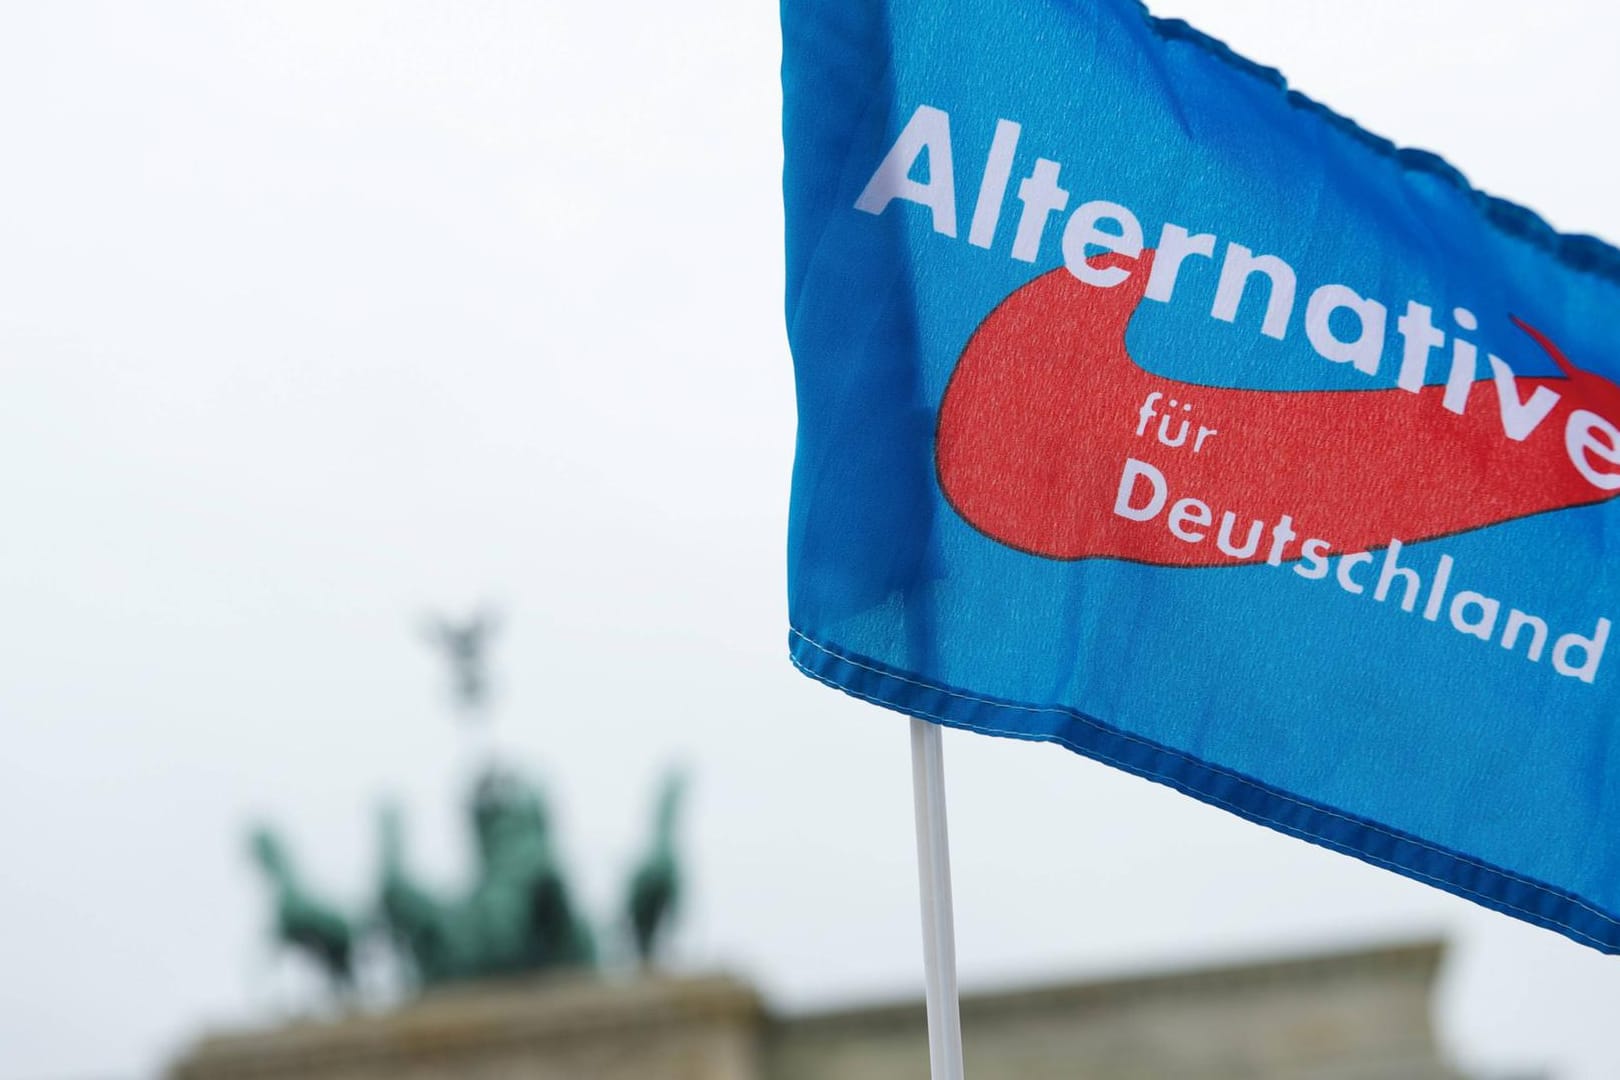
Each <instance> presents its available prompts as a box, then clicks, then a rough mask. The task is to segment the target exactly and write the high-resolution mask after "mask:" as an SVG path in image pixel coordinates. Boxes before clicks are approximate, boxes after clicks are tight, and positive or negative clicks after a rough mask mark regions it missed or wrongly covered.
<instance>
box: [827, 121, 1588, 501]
mask: <svg viewBox="0 0 1620 1080" xmlns="http://www.w3.org/2000/svg"><path fill="white" fill-rule="evenodd" d="M1020 134H1021V128H1020V126H1019V125H1018V124H1017V123H1015V122H1013V121H1011V120H999V121H997V123H996V131H995V136H994V138H993V139H992V141H991V144H990V153H989V156H988V158H987V159H986V162H985V167H984V173H983V177H982V179H981V181H980V184H979V193H978V198H977V200H976V202H975V203H974V209H973V218H972V221H971V223H970V224H969V226H968V238H967V239H968V243H970V244H972V245H974V246H976V247H981V248H989V247H990V246H991V245H992V244H993V243H994V241H995V237H996V231H997V227H998V226H999V225H1000V222H1001V214H1002V208H1003V203H1004V202H1005V200H1006V193H1007V188H1008V185H1009V184H1010V183H1011V180H1012V168H1013V158H1014V154H1015V153H1016V151H1017V147H1018V140H1019V137H1020ZM924 155H926V171H927V177H928V179H927V180H923V181H920V180H915V179H913V178H912V173H913V172H914V171H916V169H917V166H918V164H919V161H920V160H921V159H922V158H923V157H924ZM1061 171H1062V166H1061V165H1059V163H1058V162H1055V161H1050V160H1048V159H1046V158H1037V159H1036V161H1035V164H1034V167H1033V168H1032V169H1031V171H1030V173H1029V175H1028V176H1027V177H1025V178H1024V179H1023V180H1022V181H1021V182H1020V183H1019V185H1018V200H1019V202H1020V203H1022V209H1021V210H1020V212H1019V214H1018V224H1017V228H1016V230H1015V232H1014V234H1013V243H1012V257H1013V258H1014V259H1018V260H1021V261H1023V262H1027V263H1033V262H1035V261H1037V260H1038V259H1039V258H1040V255H1041V251H1042V247H1043V244H1044V243H1045V240H1046V236H1047V233H1048V227H1049V225H1050V223H1051V218H1052V215H1054V214H1058V213H1062V212H1064V211H1065V210H1067V208H1068V205H1069V196H1070V193H1069V192H1068V191H1066V190H1064V189H1063V188H1062V187H1060V186H1059V184H1058V179H1059V175H1060V173H1061ZM896 199H900V200H903V201H906V202H910V203H915V204H917V205H919V206H922V207H926V208H927V209H928V210H930V211H931V212H932V217H933V227H934V231H935V232H936V233H939V234H940V235H942V236H947V237H952V238H955V237H956V236H957V212H956V182H955V165H954V162H953V155H952V149H951V118H950V115H949V114H948V113H946V112H945V111H944V110H942V109H937V108H934V107H933V106H931V105H922V106H919V107H918V109H917V111H916V112H915V113H913V114H912V117H911V119H910V120H909V121H908V122H907V123H906V126H905V129H904V130H902V131H901V132H900V135H899V137H898V138H897V139H896V140H895V142H894V145H893V146H891V147H890V148H889V151H888V153H887V154H885V155H884V157H883V160H882V162H881V163H880V164H879V165H878V167H877V171H876V172H875V173H873V174H872V177H871V179H870V180H869V181H868V182H867V184H866V187H865V188H864V189H863V190H862V191H861V194H860V197H859V198H858V199H856V201H855V208H856V209H857V210H862V211H865V212H866V213H869V214H881V213H883V211H884V210H885V209H886V208H887V207H888V206H889V204H890V203H891V202H893V201H894V200H896ZM1104 222H1109V223H1111V224H1112V226H1113V227H1114V228H1113V230H1109V229H1104V228H1103V227H1102V224H1103V223H1104ZM1216 244H1217V238H1216V237H1215V235H1214V234H1212V233H1198V234H1193V233H1190V232H1189V231H1188V230H1187V229H1185V228H1183V227H1182V226H1180V225H1173V224H1166V225H1165V226H1164V228H1163V230H1162V231H1161V232H1160V234H1159V242H1158V245H1157V247H1156V249H1155V254H1154V257H1153V266H1152V270H1151V272H1150V274H1149V277H1148V283H1147V298H1148V299H1149V300H1156V301H1158V302H1159V303H1169V302H1170V300H1171V299H1172V297H1173V296H1174V295H1175V291H1176V282H1177V279H1178V278H1179V276H1180V273H1181V269H1182V266H1183V265H1184V264H1185V263H1186V262H1187V261H1188V260H1189V259H1209V260H1211V261H1213V260H1214V258H1215V248H1216ZM1061 246H1062V253H1063V263H1064V265H1065V266H1066V267H1067V268H1068V270H1069V272H1070V273H1071V274H1073V275H1074V276H1075V277H1076V278H1078V279H1079V280H1081V281H1083V282H1085V283H1086V284H1088V285H1093V286H1097V287H1099V288H1113V287H1114V286H1117V285H1119V284H1121V283H1122V282H1124V281H1125V280H1127V279H1128V278H1129V277H1130V275H1131V273H1132V271H1130V270H1128V269H1126V268H1124V267H1120V266H1112V267H1109V268H1107V269H1100V268H1098V267H1094V266H1092V265H1091V264H1090V263H1088V262H1087V259H1088V258H1095V257H1096V256H1097V255H1099V254H1102V253H1105V252H1113V253H1115V254H1118V255H1122V256H1124V257H1125V258H1127V259H1135V258H1139V257H1140V256H1141V255H1142V252H1143V250H1144V248H1145V244H1144V239H1143V232H1142V224H1141V222H1140V221H1138V220H1137V218H1136V215H1135V214H1133V213H1132V212H1131V211H1130V210H1129V209H1127V208H1126V207H1124V206H1121V205H1119V204H1118V203H1112V202H1103V201H1095V202H1088V203H1085V204H1083V205H1082V206H1080V207H1079V208H1077V209H1076V210H1074V212H1073V213H1071V214H1070V215H1069V219H1068V222H1067V223H1066V224H1065V225H1064V227H1063V234H1062V238H1061ZM1257 279H1264V280H1265V281H1266V282H1267V283H1268V284H1269V290H1268V293H1267V296H1266V305H1265V317H1264V319H1263V321H1262V322H1261V324H1260V332H1261V333H1262V334H1265V335H1266V336H1268V337H1272V338H1275V339H1277V340H1279V341H1281V340H1283V339H1285V338H1286V337H1287V336H1288V332H1289V328H1290V326H1291V325H1292V323H1293V321H1294V320H1293V315H1294V310H1295V306H1296V305H1295V300H1296V294H1297V292H1298V291H1299V282H1298V277H1297V275H1296V274H1295V272H1294V269H1293V267H1292V266H1290V265H1289V264H1288V263H1287V262H1285V261H1283V260H1282V259H1280V258H1278V257H1277V256H1275V255H1257V254H1255V253H1254V252H1253V251H1252V250H1250V249H1249V248H1247V247H1244V246H1243V245H1242V244H1238V243H1236V242H1228V243H1227V245H1226V251H1225V253H1224V257H1223V258H1222V259H1221V268H1220V279H1219V282H1218V284H1217V285H1216V288H1215V297H1214V303H1213V305H1212V307H1211V309H1210V314H1211V315H1212V316H1213V317H1214V318H1217V319H1221V320H1223V321H1225V322H1236V321H1237V315H1238V310H1239V308H1240V306H1241V305H1242V301H1243V297H1244V295H1245V293H1246V292H1247V291H1248V290H1249V288H1250V286H1251V283H1252V282H1254V281H1255V280H1257ZM1340 312H1348V313H1349V314H1350V315H1353V316H1354V317H1355V321H1356V325H1357V329H1358V333H1357V334H1356V336H1355V337H1353V338H1349V339H1346V338H1344V337H1341V336H1340V335H1339V334H1338V333H1336V332H1335V331H1334V329H1333V321H1334V316H1335V315H1338V314H1339V313H1340ZM1339 321H1340V323H1341V325H1342V324H1343V323H1344V320H1343V318H1342V317H1341V319H1340V320H1339ZM1451 321H1452V322H1453V323H1454V324H1455V326H1456V329H1454V330H1453V331H1452V334H1451V341H1450V344H1451V350H1450V356H1449V368H1448V369H1447V371H1446V383H1445V385H1446V390H1445V396H1444V403H1445V407H1446V408H1447V409H1449V410H1450V411H1452V412H1454V413H1458V414H1461V413H1463V412H1464V410H1465V409H1466V408H1467V405H1468V397H1469V388H1470V387H1471V386H1472V385H1473V383H1474V381H1475V378H1476V376H1477V374H1478V371H1477V368H1478V361H1479V349H1478V346H1476V345H1475V344H1474V343H1473V342H1471V341H1469V340H1467V339H1466V338H1464V337H1462V336H1461V334H1460V333H1459V332H1458V331H1474V330H1477V329H1479V319H1478V317H1477V316H1475V315H1474V313H1473V312H1471V311H1469V310H1468V309H1466V308H1457V309H1455V310H1454V311H1453V312H1452V315H1451ZM1388 323H1389V310H1388V308H1386V307H1385V306H1384V305H1383V304H1381V303H1379V302H1378V301H1376V300H1371V299H1368V298H1366V297H1364V296H1361V295H1360V294H1358V293H1357V292H1355V290H1353V289H1351V288H1350V287H1349V286H1346V285H1336V284H1330V285H1323V286H1321V287H1320V288H1318V289H1316V290H1315V291H1314V292H1312V293H1311V295H1310V297H1309V299H1308V300H1307V301H1306V304H1305V336H1306V337H1307V338H1308V339H1309V340H1310V343H1311V346H1312V348H1314V349H1315V350H1316V352H1317V353H1318V354H1319V355H1320V356H1321V357H1322V358H1323V359H1326V360H1330V361H1332V362H1334V363H1338V364H1349V365H1351V366H1353V367H1354V368H1355V369H1356V370H1357V371H1360V372H1362V373H1363V374H1366V375H1369V376H1373V375H1377V374H1378V372H1379V370H1380V368H1381V367H1382V366H1383V361H1384V352H1385V346H1386V340H1387V336H1388ZM1396 333H1397V334H1398V336H1399V337H1400V338H1401V342H1402V344H1401V349H1400V354H1401V355H1400V368H1399V371H1398V373H1397V376H1396V385H1398V386H1399V387H1400V388H1401V389H1403V390H1408V391H1411V392H1412V393H1414V394H1416V393H1417V392H1418V391H1419V390H1421V389H1422V387H1423V386H1424V385H1425V383H1426V382H1427V381H1428V377H1429V364H1430V361H1431V360H1432V359H1433V358H1434V354H1435V352H1436V350H1443V349H1444V348H1445V346H1446V344H1447V334H1446V332H1445V331H1444V330H1442V329H1440V328H1439V327H1437V326H1435V324H1434V311H1433V309H1432V308H1430V307H1428V306H1427V305H1424V304H1420V303H1418V302H1417V301H1415V300H1414V301H1410V302H1408V303H1407V305H1406V312H1405V314H1403V315H1401V316H1400V318H1399V319H1397V320H1396ZM1487 360H1488V362H1489V364H1490V368H1491V372H1492V374H1493V376H1494V380H1495V383H1496V390H1497V399H1498V402H1499V404H1500V408H1501V415H1502V431H1503V434H1504V435H1505V436H1506V437H1507V438H1509V439H1514V440H1517V441H1521V442H1522V441H1523V440H1524V439H1526V438H1528V437H1529V435H1530V433H1531V432H1533V431H1534V430H1535V429H1536V428H1537V427H1538V426H1539V425H1540V424H1541V422H1542V421H1543V420H1545V419H1546V418H1547V416H1548V414H1550V413H1551V412H1552V410H1553V407H1554V406H1555V405H1557V403H1558V401H1559V398H1560V395H1559V394H1558V392H1557V391H1555V390H1551V389H1549V388H1547V387H1545V386H1541V387H1537V388H1536V391H1535V393H1533V394H1531V395H1530V397H1529V399H1528V400H1521V399H1520V398H1519V396H1518V390H1517V388H1516V387H1515V384H1514V381H1513V371H1512V369H1511V368H1509V366H1508V365H1507V364H1506V363H1505V362H1504V361H1503V360H1502V359H1501V358H1500V357H1497V356H1490V355H1488V356H1487ZM1564 445H1565V449H1566V450H1567V451H1568V454H1569V458H1570V461H1571V463H1572V464H1573V465H1574V466H1575V468H1576V470H1577V471H1578V472H1579V473H1580V475H1581V476H1582V477H1583V478H1584V479H1585V480H1586V481H1587V482H1588V483H1590V484H1591V485H1592V486H1593V487H1595V488H1597V489H1599V490H1600V491H1606V492H1607V491H1617V490H1620V428H1616V427H1615V425H1614V424H1612V423H1610V422H1609V421H1608V420H1606V419H1604V418H1603V417H1601V416H1598V415H1597V414H1595V413H1592V412H1589V411H1587V410H1584V409H1576V410H1573V411H1572V412H1571V413H1570V416H1569V420H1568V422H1567V424H1566V430H1565V433H1564ZM1600 465H1607V466H1613V467H1615V468H1614V469H1612V470H1605V469H1603V468H1600V467H1599V466H1600Z"/></svg>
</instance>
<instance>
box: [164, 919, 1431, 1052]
mask: <svg viewBox="0 0 1620 1080" xmlns="http://www.w3.org/2000/svg"><path fill="white" fill-rule="evenodd" d="M1442 955H1443V948H1442V946H1441V945H1440V944H1438V943H1420V944H1412V945H1399V946H1392V947H1387V948H1376V949H1365V950H1359V951H1354V952H1340V953H1334V954H1325V955H1315V956H1308V957H1303V958H1296V959H1290V960H1281V961H1271V962H1265V963H1249V964H1240V965H1232V966H1224V967H1211V968H1204V969H1200V970H1195V971H1187V972H1175V973H1167V974H1155V975H1146V976H1137V977H1132V978H1124V979H1110V980H1105V981H1092V982H1080V983H1073V984H1066V985H1054V986H1044V987H1040V988H1035V989H1018V990H1011V991H1003V992H996V993H980V994H974V995H969V996H967V997H965V998H964V999H963V1002H962V1022H963V1030H964V1035H965V1041H966V1053H967V1071H968V1075H970V1076H974V1077H980V1078H987V1077H1019V1078H1021V1080H1048V1078H1051V1080H1056V1078H1058V1077H1063V1078H1065V1080H1073V1078H1082V1080H1127V1078H1129V1080H1148V1078H1151V1080H1217V1078H1218V1080H1458V1078H1459V1074H1458V1073H1456V1072H1455V1071H1453V1070H1452V1069H1450V1068H1449V1067H1448V1066H1447V1065H1446V1064H1445V1062H1444V1061H1443V1060H1442V1058H1441V1055H1440V1052H1439V1049H1438V1046H1437V1044H1436V1040H1435V1037H1434V1031H1433V1027H1432V1024H1431V1019H1430V1007H1431V1000H1432V997H1433V993H1434V985H1435V977H1436V973H1437V971H1438V968H1439V965H1440V962H1441V959H1442ZM170 1076H171V1077H172V1080H249V1078H253V1080H279V1078H283V1077H287V1078H291V1077H300V1078H309V1080H382V1078H384V1077H387V1078H390V1080H395V1078H403V1080H438V1078H441V1077H457V1078H470V1080H483V1078H487V1080H497V1078H502V1080H504V1078H507V1077H513V1078H515V1077H520V1076H521V1077H531V1078H535V1080H564V1078H566V1080H580V1078H587V1080H621V1078H623V1080H629V1078H635V1080H866V1078H872V1080H877V1078H879V1077H881V1078H884V1080H927V1076H928V1050H927V1038H926V1032H925V1026H924V1016H923V1008H922V1005H921V1003H920V1002H912V1003H904V1004H893V1005H881V1006H874V1007H863V1008H850V1009H840V1010H838V1011H834V1012H824V1013H817V1014H809V1015H781V1014H777V1013H774V1012H773V1011H772V1010H771V1009H769V1008H768V1007H767V1005H766V1004H765V1002H764V1001H763V999H762V998H761V997H760V996H759V994H758V993H757V992H755V991H754V990H753V989H752V988H751V987H749V986H748V985H746V984H745V983H742V982H740V981H738V980H736V979H733V978H730V977H727V976H710V977H701V978H673V977H657V976H653V977H645V978H637V979H633V980H626V981H622V982H616V981H613V980H611V979H603V978H601V977H595V976H557V977H552V978H548V979H541V980H524V981H507V982H496V983H489V984H485V985H470V986H463V987H457V988H453V989H448V990H445V991H441V992H437V993H433V994H429V995H427V996H425V997H423V998H422V999H420V1000H417V1001H414V1002H412V1003H410V1004H407V1005H405V1006H403V1007H401V1008H400V1009H398V1010H396V1011H394V1012H390V1013H386V1014H375V1015H356V1016H351V1017H348V1018H344V1019H340V1020H334V1021H308V1022H303V1023H299V1024H294V1025H291V1026H288V1027H284V1028H281V1029H279V1030H272V1031H262V1032H253V1033H238V1034H221V1035H216V1036H212V1037H209V1038H206V1039H204V1040H202V1041H201V1042H199V1043H198V1044H197V1045H196V1046H195V1047H193V1048H192V1049H191V1050H190V1051H189V1052H188V1053H187V1054H186V1055H185V1056H184V1057H183V1058H182V1059H181V1060H180V1061H179V1062H177V1063H176V1064H175V1065H174V1066H173V1068H172V1070H171V1073H170Z"/></svg>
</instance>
